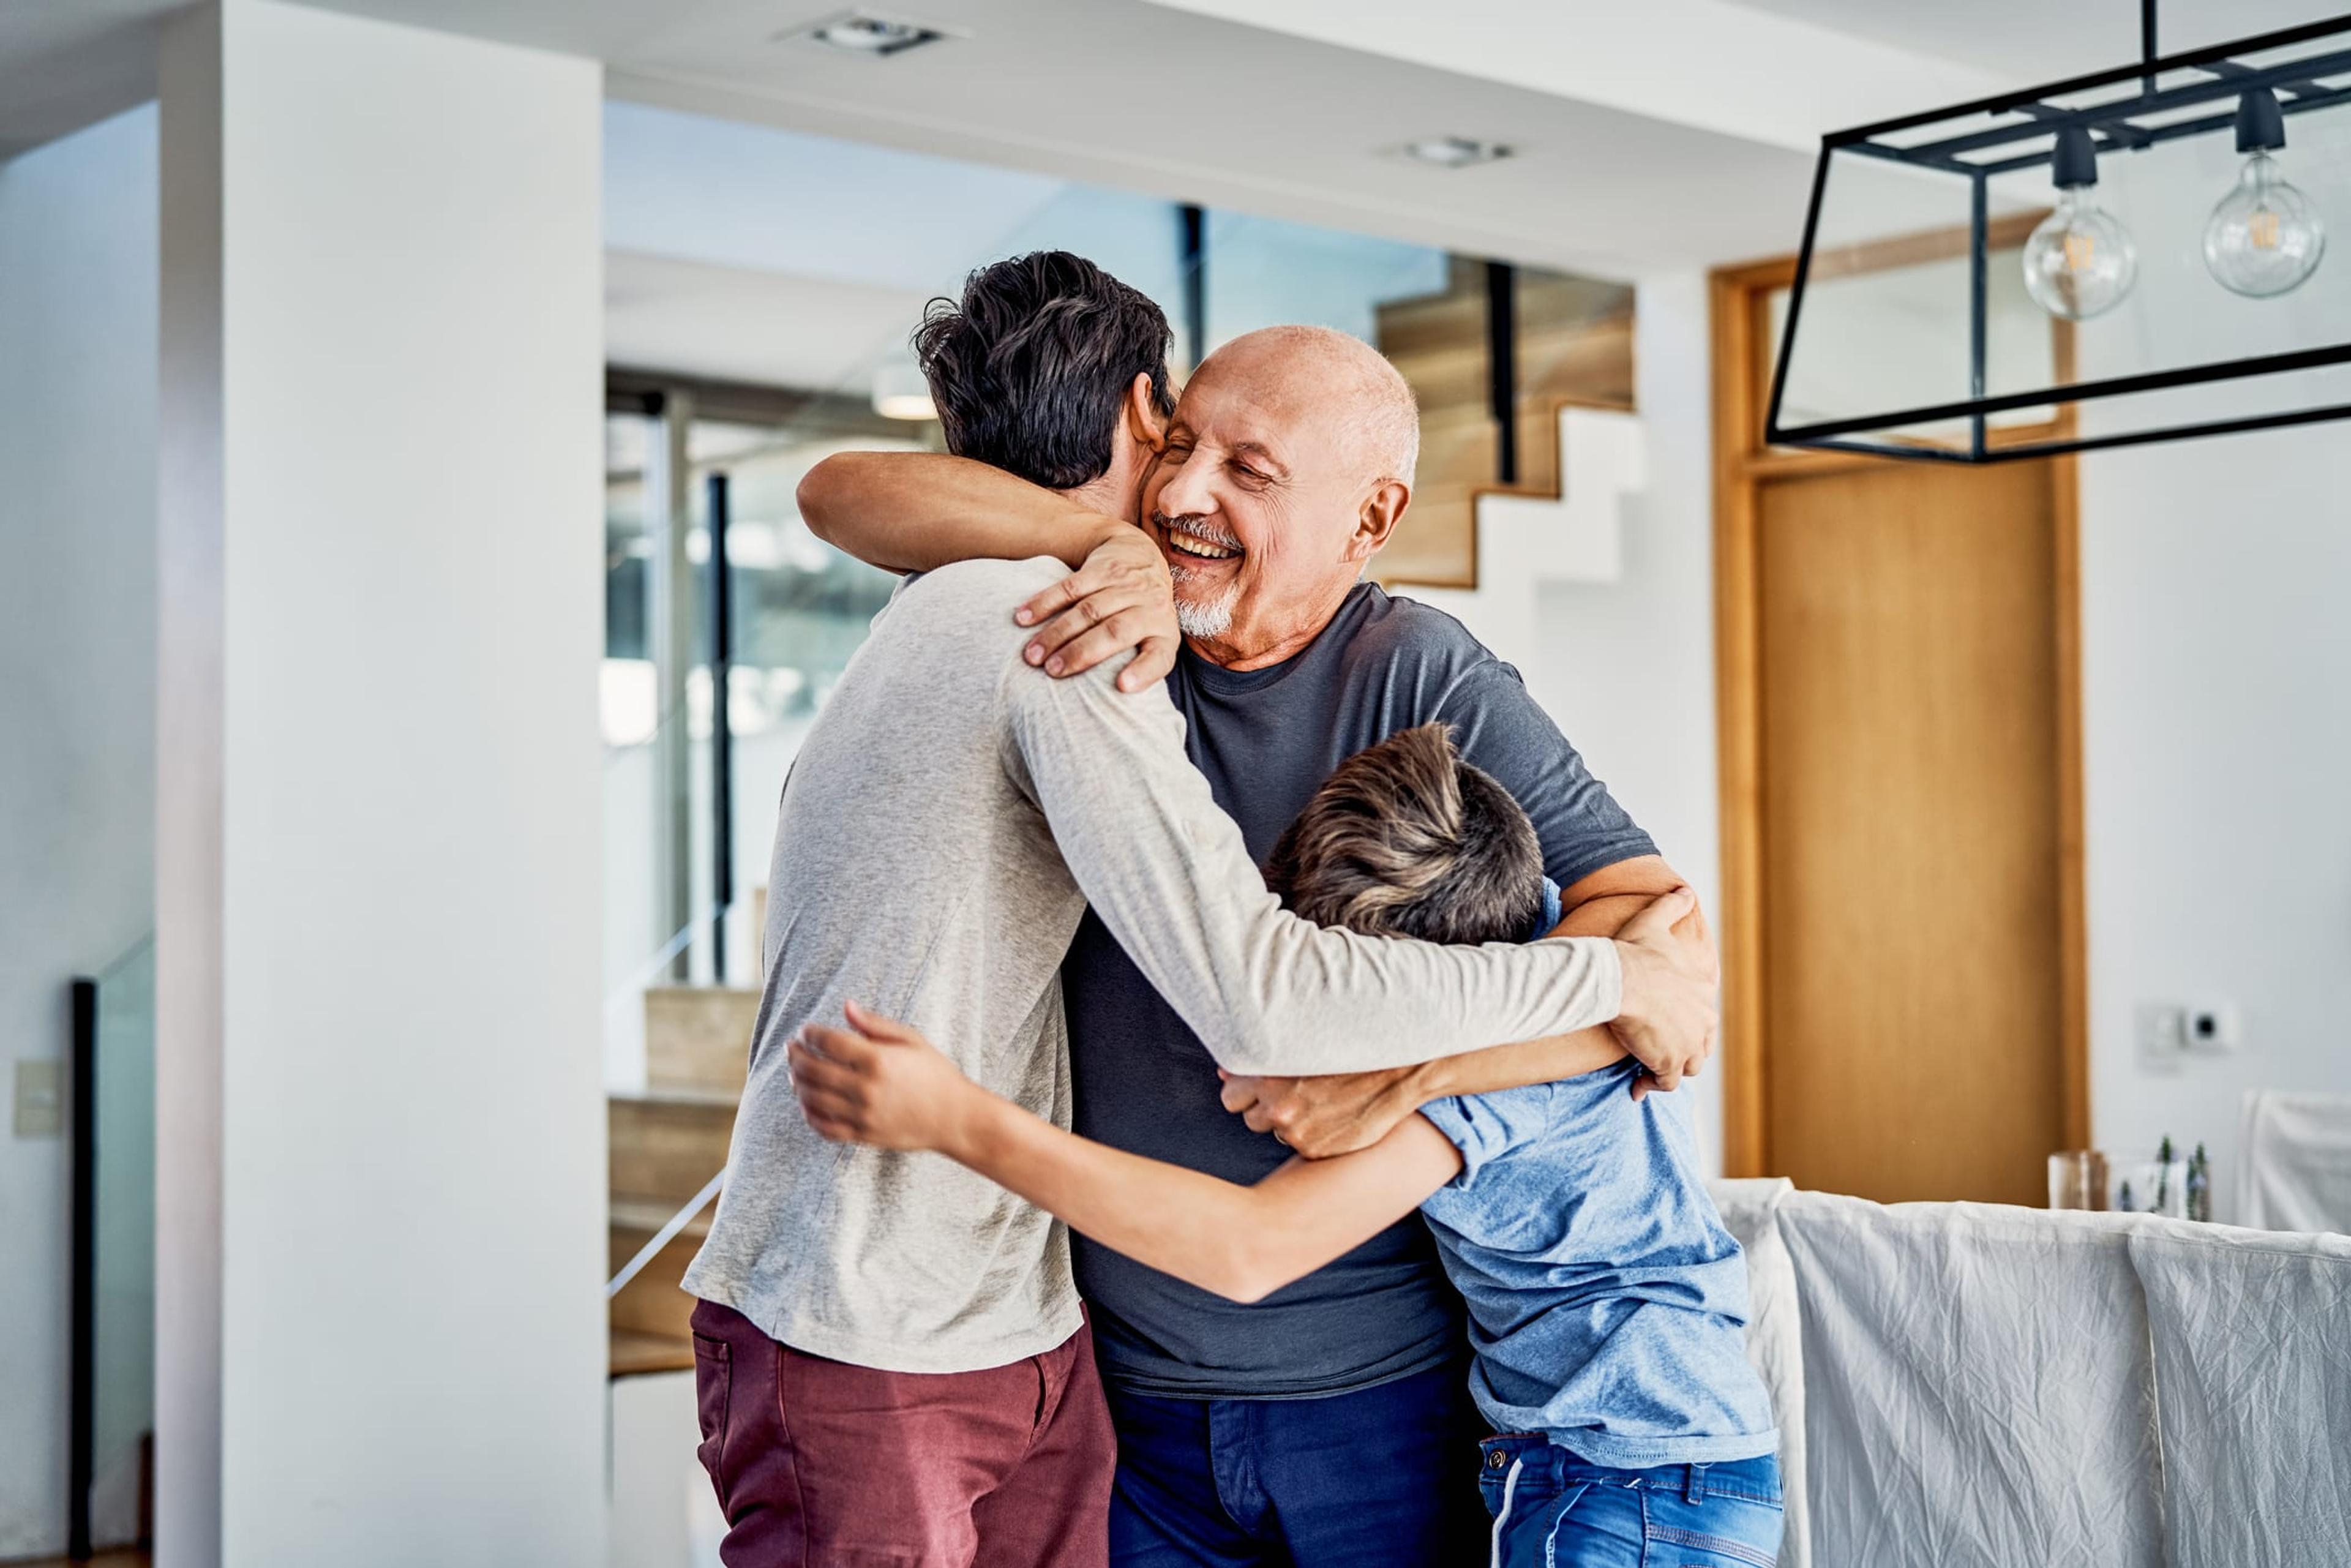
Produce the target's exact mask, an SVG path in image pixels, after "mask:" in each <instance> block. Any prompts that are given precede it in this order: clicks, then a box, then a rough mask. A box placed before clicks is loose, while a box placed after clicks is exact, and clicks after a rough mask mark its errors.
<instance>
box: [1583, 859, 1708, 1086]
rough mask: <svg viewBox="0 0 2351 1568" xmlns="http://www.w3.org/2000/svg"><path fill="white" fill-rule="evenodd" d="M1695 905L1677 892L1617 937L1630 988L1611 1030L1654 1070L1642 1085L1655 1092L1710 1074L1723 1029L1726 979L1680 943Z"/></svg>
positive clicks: (1659, 901) (1682, 892)
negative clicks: (1678, 934)
mask: <svg viewBox="0 0 2351 1568" xmlns="http://www.w3.org/2000/svg"><path fill="white" fill-rule="evenodd" d="M1697 903H1698V901H1697V896H1696V895H1695V894H1692V893H1691V892H1690V890H1689V889H1688V888H1687V887H1677V888H1676V889H1674V890H1673V891H1672V892H1671V893H1668V894H1665V895H1664V896H1663V897H1661V898H1659V899H1657V900H1656V902H1655V903H1653V904H1650V905H1649V906H1648V907H1647V908H1646V909H1644V910H1643V911H1641V913H1640V914H1638V915H1635V916H1634V917H1633V918H1632V919H1631V920H1630V921H1627V922H1626V923H1625V928H1624V929H1623V930H1621V931H1619V932H1617V934H1616V955H1617V957H1618V958H1619V959H1621V960H1622V963H1623V968H1624V975H1625V985H1624V994H1623V999H1622V1002H1621V1004H1620V1010H1619V1011H1618V1013H1617V1015H1616V1018H1615V1019H1614V1022H1612V1023H1610V1024H1609V1026H1608V1027H1609V1029H1610V1030H1613V1031H1614V1034H1615V1036H1616V1038H1617V1040H1619V1041H1620V1042H1622V1043H1623V1045H1624V1047H1625V1050H1626V1051H1630V1052H1631V1053H1632V1054H1633V1056H1634V1057H1635V1058H1636V1059H1637V1060H1638V1061H1640V1063H1641V1065H1642V1066H1644V1067H1646V1068H1647V1069H1648V1071H1649V1077H1648V1078H1647V1079H1645V1080H1644V1081H1643V1082H1644V1083H1645V1084H1647V1085H1649V1086H1651V1087H1655V1088H1656V1089H1661V1090H1670V1089H1674V1088H1677V1087H1678V1086H1679V1085H1680V1083H1681V1081H1682V1080H1683V1079H1685V1078H1688V1077H1693V1076H1695V1075H1696V1074H1697V1073H1698V1071H1700V1070H1701V1069H1702V1068H1704V1067H1705V1066H1706V1061H1707V1058H1708V1057H1709V1056H1711V1055H1712V1054H1713V1053H1714V1042H1715V1035H1716V1030H1718V1029H1719V1026H1720V1024H1721V1021H1722V1017H1721V1013H1720V1011H1719V1005H1718V999H1717V993H1718V989H1719V985H1720V977H1719V973H1718V971H1717V969H1716V967H1715V963H1714V960H1713V956H1712V954H1711V953H1710V952H1708V951H1704V950H1693V949H1692V947H1691V946H1689V945H1688V944H1687V943H1684V942H1680V941H1677V939H1676V938H1675V936H1674V929H1673V928H1674V925H1675V923H1676V922H1677V921H1678V920H1680V919H1681V918H1682V917H1683V916H1685V915H1688V914H1689V913H1690V911H1691V910H1693V909H1694V908H1696V907H1697Z"/></svg>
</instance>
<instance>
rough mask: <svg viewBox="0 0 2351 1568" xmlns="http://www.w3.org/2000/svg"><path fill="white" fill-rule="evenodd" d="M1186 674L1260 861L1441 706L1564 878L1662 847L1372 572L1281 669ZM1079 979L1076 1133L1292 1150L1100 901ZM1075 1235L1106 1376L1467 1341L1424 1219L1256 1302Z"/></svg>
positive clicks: (1164, 1381)
mask: <svg viewBox="0 0 2351 1568" xmlns="http://www.w3.org/2000/svg"><path fill="white" fill-rule="evenodd" d="M1167 690H1168V695H1171V696H1173V697H1174V698H1175V706H1176V708H1177V710H1178V711H1180V712H1181V713H1182V714H1183V715H1184V719H1185V726H1186V734H1185V745H1186V748H1187V749H1188V750H1189V751H1190V752H1191V755H1192V760H1193V762H1194V763H1195V764H1196V765H1197V766H1198V768H1199V769H1200V771H1201V772H1203V773H1205V774H1207V778H1208V783H1209V786H1210V787H1211V789H1213V790H1214V792H1215V794H1216V798H1217V804H1218V805H1219V806H1222V807H1223V808H1224V809H1225V810H1227V811H1228V812H1229V813H1230V814H1231V815H1232V817H1233V819H1234V821H1238V823H1239V824H1240V828H1241V833H1242V836H1243V837H1244V838H1245V839H1246V840H1247V841H1248V842H1249V852H1250V853H1251V854H1253V855H1255V856H1256V857H1257V859H1258V860H1259V862H1263V861H1264V860H1265V858H1266V856H1267V855H1268V854H1269V853H1270V852H1272V849H1273V844H1274V841H1275V840H1276V839H1278V838H1280V836H1281V831H1282V830H1283V829H1284V828H1287V827H1288V826H1289V825H1290V821H1291V820H1292V819H1294V818H1295V817H1296V816H1297V815H1298V813H1299V812H1300V811H1301V810H1304V809H1305V807H1306V802H1307V801H1308V800H1310V799H1311V798H1312V796H1313V794H1314V791H1315V790H1316V789H1320V788H1321V787H1322V781H1323V780H1324V779H1327V778H1329V777H1330V776H1331V773H1332V769H1334V768H1337V767H1338V766H1339V764H1340V763H1341V762H1343V761H1344V760H1346V759H1347V758H1350V757H1352V756H1353V755H1354V754H1355V753H1356V752H1358V751H1361V750H1363V749H1364V747H1367V746H1373V745H1376V744H1377V743H1379V742H1380V741H1382V740H1384V739H1386V738H1387V737H1389V736H1391V735H1394V734H1395V732H1396V731H1398V730H1401V729H1409V728H1411V727H1413V726H1415V725H1418V724H1426V723H1429V722H1431V721H1435V720H1442V721H1444V722H1445V723H1447V724H1449V725H1451V726H1452V727H1453V738H1454V741H1455V744H1456V745H1458V747H1460V749H1461V753H1462V755H1463V756H1464V757H1466V758H1468V760H1469V761H1471V762H1472V763H1475V764H1476V765H1477V766H1478V767H1479V768H1484V769H1485V770H1486V771H1487V772H1489V773H1490V774H1492V775H1493V776H1494V777H1495V778H1496V779H1499V780H1500V781H1501V783H1502V785H1503V786H1504V788H1506V789H1509V790H1510V793H1511V794H1513V795H1515V796H1516V797H1517V798H1518V800H1519V803H1520V805H1522V806H1524V807H1525V808H1526V810H1527V814H1528V815H1529V816H1530V817H1531V818H1533V819H1534V824H1535V831H1536V833H1537V834H1538V835H1539V836H1540V837H1541V840H1542V848H1543V869H1544V871H1545V872H1546V873H1548V874H1549V875H1550V877H1551V878H1552V881H1554V882H1556V883H1559V884H1560V885H1561V886H1562V887H1566V886H1570V885H1573V883H1576V882H1578V881H1581V880H1582V879H1583V878H1584V877H1586V876H1589V875H1591V874H1592V873H1593V872H1595V871H1599V870H1601V869H1603V868H1604V867H1606V866H1611V865H1614V864H1616V863H1617V862H1620V861H1626V860H1631V859H1633V858H1635V857H1636V856H1639V855H1646V854H1654V853H1656V847H1655V846H1654V845H1653V844H1652V843H1651V842H1650V841H1649V838H1648V835H1647V834H1646V833H1644V832H1642V831H1641V830H1640V829H1639V828H1638V827H1636V826H1635V825H1634V822H1633V820H1632V819H1631V818H1630V817H1628V816H1626V815H1625V811H1624V810H1623V809H1622V808H1621V807H1619V806H1618V805H1617V804H1616V802H1615V801H1614V800H1612V799H1611V798H1610V797H1609V794H1608V790H1607V788H1606V787H1605V786H1604V785H1603V784H1602V783H1601V782H1600V781H1599V780H1598V779H1594V778H1593V777H1592V775H1591V773H1590V772H1589V771H1587V770H1586V769H1585V768H1584V766H1583V758H1580V757H1578V756H1577V755H1576V752H1575V748H1574V747H1572V746H1570V745H1569V744H1568V743H1567V739H1566V737H1564V736H1562V735H1561V734H1560V732H1559V727H1558V726H1556V725H1554V724H1552V721H1551V719H1550V718H1549V717H1548V716H1546V715H1545V714H1544V713H1543V711H1542V710H1541V708H1539V707H1537V706H1535V702H1534V699H1533V698H1532V697H1531V696H1529V695H1527V689H1526V686H1525V685H1524V684H1523V683H1521V682H1520V679H1519V673H1518V672H1517V671H1516V670H1514V669H1512V668H1511V667H1510V665H1508V664H1503V663H1502V662H1501V661H1500V660H1499V659H1497V658H1495V657H1494V656H1493V655H1492V654H1491V653H1488V652H1487V651H1486V649H1485V648H1484V647H1483V646H1482V645H1481V644H1479V642H1478V640H1477V639H1476V638H1474V637H1472V636H1470V635H1469V632H1468V630H1467V629H1466V628H1465V627H1463V626H1462V624H1461V623H1460V622H1458V621H1456V620H1454V619H1453V618H1452V617H1451V616H1449V615H1447V614H1445V613H1443V612H1440V611H1436V610H1432V609H1430V608H1429V607H1428V606H1426V605H1425V604H1418V603H1415V602H1414V601H1411V600H1409V599H1392V598H1390V597H1389V596H1388V595H1387V594H1386V593H1384V592H1383V591H1380V590H1379V589H1378V588H1376V587H1374V586H1373V585H1371V584H1369V583H1365V584H1364V585H1362V586H1360V587H1358V588H1356V589H1355V590H1354V591H1353V592H1352V593H1350V594H1349V595H1348V597H1347V600H1346V602H1345V603H1344V604H1343V605H1342V606H1341V607H1340V610H1339V612H1338V614H1337V615H1336V616H1334V617H1332V622H1331V624H1330V625H1329V626H1327V627H1325V628H1324V629H1323V632H1322V635H1321V636H1319V637H1317V638H1316V639H1315V640H1314V642H1313V643H1311V644H1310V645H1309V646H1308V647H1306V648H1305V649H1303V650H1301V652H1300V653H1297V654H1296V655H1294V656H1293V657H1291V658H1290V659H1289V660H1287V661H1285V662H1283V663H1282V664H1276V665H1273V666H1271V667H1270V668H1268V669H1263V670H1250V671H1241V672H1237V671H1232V670H1226V669H1222V668H1219V667H1218V666H1217V665H1215V664H1209V663H1208V662H1207V661H1206V660H1204V659H1201V658H1199V657H1197V656H1196V655H1195V654H1194V653H1191V652H1190V650H1188V649H1186V651H1185V652H1184V653H1183V654H1182V655H1181V656H1180V657H1179V658H1178V659H1177V661H1176V664H1175V673H1174V674H1170V675H1169V676H1168V677H1167ZM1061 990H1062V995H1063V998H1064V999H1065V1000H1066V1002H1067V1004H1068V1010H1069V1022H1070V1053H1071V1064H1072V1066H1073V1068H1074V1070H1075V1080H1076V1093H1077V1130H1078V1132H1080V1133H1081V1134H1083V1135H1085V1136H1086V1137H1089V1138H1093V1139H1097V1140H1099V1141H1100V1142H1102V1143H1105V1144H1108V1145H1112V1146H1113V1147H1114V1148H1121V1149H1126V1150H1129V1151H1131V1152H1133V1153H1134V1154H1138V1155H1148V1156H1149V1157H1151V1158H1154V1159H1161V1160H1169V1161H1173V1162H1174V1163H1175V1164H1177V1165H1181V1166H1190V1167H1191V1168H1193V1169H1194V1170H1199V1171H1206V1172H1207V1173H1208V1174H1209V1175H1211V1176H1221V1177H1223V1178H1225V1179H1226V1180H1228V1181H1236V1182H1246V1183H1254V1182H1257V1181H1259V1180H1260V1179H1262V1178H1263V1177H1264V1176H1266V1175H1267V1174H1268V1173H1270V1171H1272V1170H1273V1169H1274V1168H1275V1167H1276V1166H1280V1164H1281V1163H1282V1162H1283V1161H1284V1160H1286V1159H1288V1158H1289V1157H1290V1151H1289V1150H1288V1149H1285V1148H1284V1147H1282V1146H1281V1145H1280V1144H1279V1143H1277V1142H1276V1141H1275V1140H1274V1139H1273V1138H1271V1137H1270V1136H1268V1135H1266V1134H1259V1133H1252V1132H1250V1131H1249V1128H1248V1127H1247V1126H1246V1125H1245V1124H1243V1123H1242V1121H1241V1119H1240V1118H1239V1117H1238V1116H1236V1115H1233V1114H1232V1113H1229V1112H1228V1111H1227V1110H1226V1109H1225V1108H1224V1105H1223V1103H1221V1102H1220V1101H1219V1100H1218V1099H1217V1092H1218V1091H1219V1089H1220V1088H1221V1087H1222V1085H1221V1083H1220V1082H1218V1080H1217V1067H1216V1062H1215V1061H1213V1060H1212V1059H1211V1058H1210V1057H1209V1055H1208V1052H1207V1048H1206V1047H1205V1046H1203V1045H1202V1044H1201V1043H1200V1040H1199V1037H1198V1036H1196V1035H1195V1034H1194V1033H1193V1032H1192V1031H1191V1030H1189V1029H1187V1028H1186V1027H1185V1024H1184V1020H1183V1019H1180V1018H1178V1017H1176V1016H1175V1010H1174V1009H1171V1008H1169V1007H1168V1005H1167V1004H1166V1003H1165V1001H1163V1000H1161V999H1160V997H1159V994H1158V993H1157V992H1156V991H1155V990H1153V989H1152V988H1151V984H1150V982H1149V981H1147V980H1145V979H1144V977H1143V973H1142V971H1141V970H1139V969H1137V968H1136V967H1134V961H1133V960H1132V959H1130V958H1128V957H1127V956H1126V953H1125V951H1124V950H1123V948H1121V947H1120V946H1119V945H1118V942H1117V939H1116V938H1114V937H1113V936H1111V934H1110V932H1109V930H1108V929H1107V928H1106V927H1104V926H1103V925H1102V922H1101V921H1100V920H1098V919H1096V918H1095V917H1094V915H1092V912H1091V911H1089V912H1088V914H1087V915H1086V917H1085V919H1084V921H1083V923H1082V924H1081V925H1080V926H1079V928H1078V936H1077V940H1076V942H1075V943H1074V944H1072V945H1071V948H1070V956H1069V959H1068V961H1067V962H1066V963H1065V964H1064V965H1063V966H1062V969H1061ZM1071 1247H1072V1248H1073V1249H1074V1250H1075V1254H1076V1264H1077V1276H1078V1288H1079V1290H1080V1291H1081V1293H1082V1294H1083V1295H1084V1296H1085V1298H1086V1301H1087V1303H1088V1306H1089V1309H1090V1311H1091V1313H1092V1323H1093V1333H1094V1345H1095V1352H1096V1355H1097V1358H1098V1359H1099V1361H1100V1362H1101V1364H1102V1373H1103V1375H1105V1376H1107V1377H1109V1378H1111V1379H1112V1380H1113V1381H1114V1382H1116V1383H1117V1384H1119V1385H1121V1386H1122V1387H1124V1388H1127V1389H1130V1390H1133V1391H1134V1392H1137V1393H1143V1394H1159V1395H1173V1396H1187V1397H1195V1398H1204V1399H1218V1398H1248V1397H1258V1398H1285V1397H1287V1398H1301V1397H1309V1396H1321V1395H1329V1394H1343V1393H1349V1392H1352V1391H1353V1390H1355V1389H1359V1388H1367V1387H1370V1386H1371V1385H1374V1384H1377V1383H1384V1382H1386V1381H1387V1380H1389V1379H1391V1378H1396V1377H1404V1376H1407V1375H1411V1374H1413V1373H1416V1372H1422V1371H1426V1370H1427V1369H1429V1368H1431V1367H1434V1366H1437V1365H1440V1364H1443V1363H1445V1362H1446V1361H1447V1360H1448V1359H1451V1358H1453V1357H1455V1356H1458V1355H1459V1354H1461V1351H1462V1347H1463V1344H1464V1341H1465V1329H1464V1325H1463V1320H1462V1307H1461V1301H1460V1298H1459V1297H1458V1295H1456V1294H1455V1293H1454V1291H1453V1288H1452V1287H1451V1286H1450V1285H1448V1284H1447V1282H1446V1280H1445V1276H1444V1273H1443V1270H1441V1269H1440V1268H1439V1266H1438V1263H1437V1249H1436V1247H1435V1245H1434V1243H1433V1242H1432V1241H1431V1240H1430V1239H1429V1233H1428V1227H1427V1226H1426V1224H1425V1223H1423V1221H1422V1220H1421V1218H1420V1217H1419V1216H1418V1215H1408V1216H1406V1217H1405V1218H1403V1219H1401V1220H1399V1221H1397V1222H1396V1223H1395V1225H1392V1226H1390V1227H1389V1228H1387V1229H1386V1230H1384V1231H1382V1232H1381V1233H1380V1234H1379V1235H1377V1236H1375V1237H1374V1238H1373V1239H1371V1240H1369V1241H1366V1242H1365V1243H1364V1245H1362V1246H1361V1247H1358V1248H1356V1249H1354V1250H1353V1251H1352V1252H1350V1253H1348V1254H1347V1255H1346V1256H1345V1257H1343V1258H1341V1259H1339V1260H1337V1261H1336V1262H1333V1263H1332V1264H1330V1265H1329V1266H1328V1267H1326V1268H1323V1269H1321V1270H1317V1271H1316V1272H1314V1273H1312V1274H1310V1275H1308V1276H1307V1277H1306V1278H1305V1279H1302V1280H1300V1281H1296V1282H1295V1283H1293V1284H1290V1285H1288V1286H1285V1287H1284V1288H1283V1289H1281V1290H1280V1291H1275V1292H1274V1293H1273V1294H1272V1295H1270V1296H1268V1297H1267V1298H1265V1300H1264V1301H1259V1302H1258V1303H1257V1304H1255V1305H1253V1306H1240V1305H1238V1304H1236V1303H1234V1302H1232V1301H1226V1300H1225V1299H1224V1298H1222V1297H1220V1296H1217V1295H1214V1294H1211V1293H1210V1292H1208V1291H1203V1290H1200V1289H1198V1288H1197V1287H1196V1286H1192V1285H1187V1284H1186V1283H1184V1282H1183V1281H1180V1280H1176V1279H1174V1278H1172V1277H1170V1276H1168V1275H1166V1274H1163V1273H1160V1272H1159V1271H1158V1270H1155V1269H1150V1268H1146V1267H1145V1266H1144V1265H1143V1264H1141V1263H1137V1262H1135V1261H1134V1260H1132V1259H1130V1258H1126V1257H1123V1256H1122V1255H1121V1254H1119V1253H1117V1252H1113V1251H1112V1250H1111V1249H1108V1248H1106V1247H1101V1246H1097V1245H1095V1244H1094V1243H1092V1242H1091V1241H1088V1240H1086V1239H1084V1238H1082V1237H1078V1236H1072V1237H1071Z"/></svg>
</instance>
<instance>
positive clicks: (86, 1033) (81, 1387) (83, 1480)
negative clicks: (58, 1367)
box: [66, 980, 98, 1563]
mask: <svg viewBox="0 0 2351 1568" xmlns="http://www.w3.org/2000/svg"><path fill="white" fill-rule="evenodd" d="M69 1093H70V1095H71V1098H72V1113H73V1347H72V1351H71V1355H72V1358H73V1359H72V1368H71V1374H70V1376H71V1382H72V1394H71V1396H70V1398H71V1413H70V1415H69V1416H68V1424H67V1437H66V1444H67V1446H66V1555H67V1556H68V1557H70V1558H72V1559H73V1560H74V1561H75V1562H77V1563H78V1562H81V1561H82V1560H84V1559H86V1558H87V1557H89V1485H90V1480H91V1479H92V1472H93V1471H94V1470H95V1469H96V1468H97V1465H96V1461H97V1446H98V1429H97V1415H98V1344H97V1338H98V982H97V981H95V980H76V981H75V982H74V983H73V1082H72V1087H71V1089H70V1090H69Z"/></svg>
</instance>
